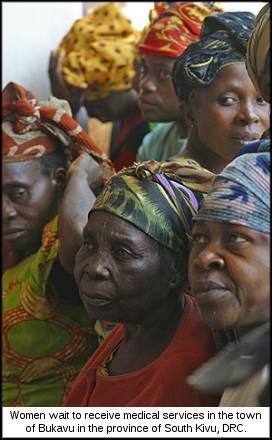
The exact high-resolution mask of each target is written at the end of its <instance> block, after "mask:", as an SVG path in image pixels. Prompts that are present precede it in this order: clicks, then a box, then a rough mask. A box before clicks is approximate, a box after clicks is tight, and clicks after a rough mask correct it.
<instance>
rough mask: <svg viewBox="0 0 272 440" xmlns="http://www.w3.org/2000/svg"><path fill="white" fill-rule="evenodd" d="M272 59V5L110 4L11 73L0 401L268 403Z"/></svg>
mask: <svg viewBox="0 0 272 440" xmlns="http://www.w3.org/2000/svg"><path fill="white" fill-rule="evenodd" d="M269 69H270V5H269V3H268V4H265V5H264V6H263V7H262V9H261V10H260V12H259V14H258V16H257V17H255V16H254V15H253V14H252V13H250V12H224V10H223V9H221V8H219V7H218V6H217V5H216V4H213V2H207V3H199V2H196V3H193V2H176V3H175V2H169V4H168V3H167V2H155V4H154V8H153V9H152V11H151V12H150V22H149V23H148V24H147V25H146V26H145V27H144V29H143V31H142V33H141V34H140V35H139V33H138V32H136V31H135V30H134V29H133V27H132V26H131V23H130V21H129V20H128V19H127V18H126V17H125V16H124V15H123V13H122V11H121V9H120V7H119V5H118V4H117V3H108V4H105V5H103V6H101V7H99V8H97V9H96V10H94V12H92V13H91V14H88V15H86V16H84V17H83V18H82V19H80V20H77V21H76V22H75V23H74V25H73V26H72V28H71V29H70V31H69V32H68V33H67V35H65V36H64V38H63V40H62V41H61V43H60V45H59V48H58V50H57V51H55V52H53V53H52V55H51V59H50V79H51V85H52V92H53V95H54V96H52V97H50V98H49V99H48V101H40V99H39V98H38V97H37V96H35V94H34V93H32V92H30V91H28V90H26V89H25V88H24V87H23V85H20V84H16V83H14V82H10V83H9V84H8V85H7V86H6V87H5V88H4V90H3V93H2V113H3V121H2V140H3V147H2V162H3V185H2V186H3V246H4V259H3V283H2V286H3V287H2V290H3V291H2V298H3V299H2V303H3V319H2V323H3V363H2V369H3V371H2V380H3V392H2V397H3V405H4V406H29V407H31V406H36V407H37V406H51V407H53V406H72V407H74V406H91V407H92V406H93V407H97V406H99V407H102V406H113V407H116V406H154V407H160V406H167V407H171V406H195V407H200V406H268V405H269V403H270V396H269V384H270V381H269V337H270V326H269V325H270V324H269V323H270V312H269V310H270V307H269V303H270V291H269V285H270V283H269V270H270V266H269V255H270V254H269V250H270V197H269V187H270V133H269V102H270V76H269V73H270V72H269ZM82 105H83V106H85V107H86V109H87V112H88V114H89V116H95V117H98V118H99V119H101V120H102V121H113V122H114V123H116V126H115V130H113V136H112V141H111V148H110V150H109V156H107V155H106V154H105V153H104V152H103V149H101V148H100V146H99V145H96V144H95V143H94V142H93V141H92V139H91V133H90V134H89V133H87V132H86V131H84V130H83V129H82V127H81V126H80V125H79V124H78V122H77V120H76V115H77V111H78V109H79V108H80V107H81V106H82ZM71 109H72V110H71Z"/></svg>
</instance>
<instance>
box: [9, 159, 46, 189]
mask: <svg viewBox="0 0 272 440" xmlns="http://www.w3.org/2000/svg"><path fill="white" fill-rule="evenodd" d="M2 173H3V181H2V182H3V185H11V184H13V183H15V182H16V183H22V184H31V183H32V182H33V181H35V180H37V178H39V177H42V168H41V165H40V161H39V160H26V161H22V162H3V163H2Z"/></svg>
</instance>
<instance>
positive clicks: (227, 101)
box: [218, 96, 238, 106]
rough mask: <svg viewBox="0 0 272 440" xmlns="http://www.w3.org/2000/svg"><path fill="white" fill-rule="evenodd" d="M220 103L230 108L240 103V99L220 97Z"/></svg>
mask: <svg viewBox="0 0 272 440" xmlns="http://www.w3.org/2000/svg"><path fill="white" fill-rule="evenodd" d="M218 102H219V104H221V105H225V106H229V105H233V104H235V103H236V102H238V98H235V97H234V96H220V98H219V99H218Z"/></svg>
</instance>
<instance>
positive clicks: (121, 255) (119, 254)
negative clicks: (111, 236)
mask: <svg viewBox="0 0 272 440" xmlns="http://www.w3.org/2000/svg"><path fill="white" fill-rule="evenodd" d="M113 255H114V257H115V258H117V259H118V260H127V259H128V258H130V257H132V254H131V253H130V252H129V251H128V250H126V249H124V248H123V247H115V248H114V249H113Z"/></svg>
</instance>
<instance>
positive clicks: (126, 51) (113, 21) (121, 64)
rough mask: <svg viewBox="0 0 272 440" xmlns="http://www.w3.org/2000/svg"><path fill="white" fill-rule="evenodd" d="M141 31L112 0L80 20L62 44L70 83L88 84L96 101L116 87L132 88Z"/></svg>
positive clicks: (87, 94) (90, 97) (89, 96)
mask: <svg viewBox="0 0 272 440" xmlns="http://www.w3.org/2000/svg"><path fill="white" fill-rule="evenodd" d="M138 38H139V32H138V31H136V30H135V29H134V28H133V27H132V25H131V21H130V20H129V19H128V18H126V17H125V16H124V14H123V12H122V9H121V6H120V5H119V4H118V3H117V2H109V3H107V4H106V5H103V6H101V7H99V8H97V9H95V10H94V11H93V12H92V13H90V14H88V15H86V16H85V17H83V18H81V19H79V20H76V21H75V23H74V24H73V26H72V27H71V29H70V30H69V32H68V33H67V34H66V35H65V36H64V38H63V39H62V41H61V43H60V44H59V47H58V50H60V51H63V53H64V57H63V61H62V73H63V77H64V80H65V82H66V83H67V84H68V85H72V86H75V87H81V86H82V84H84V85H87V86H88V88H87V91H86V92H85V98H86V99H87V100H90V101H91V100H96V99H99V98H102V97H106V96H108V95H109V93H110V92H111V91H113V90H129V89H131V86H132V80H133V77H134V75H135V69H134V57H135V50H136V44H137V41H138Z"/></svg>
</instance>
